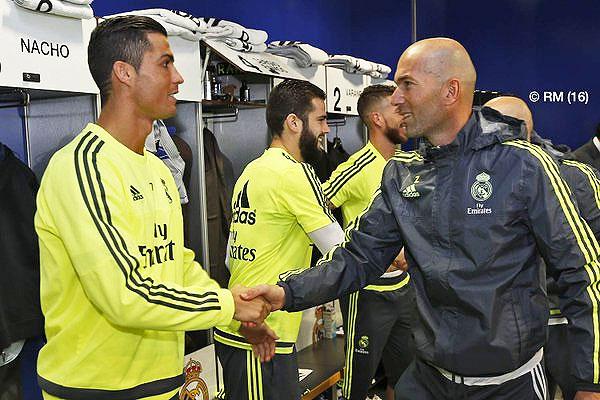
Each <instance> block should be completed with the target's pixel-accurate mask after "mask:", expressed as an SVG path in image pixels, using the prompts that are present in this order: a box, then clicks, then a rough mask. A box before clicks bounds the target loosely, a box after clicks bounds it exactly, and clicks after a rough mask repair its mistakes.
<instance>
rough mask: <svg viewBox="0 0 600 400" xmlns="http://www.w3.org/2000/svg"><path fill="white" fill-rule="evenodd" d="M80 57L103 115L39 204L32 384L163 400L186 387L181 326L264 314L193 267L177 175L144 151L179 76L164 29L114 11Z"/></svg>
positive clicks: (46, 184)
mask: <svg viewBox="0 0 600 400" xmlns="http://www.w3.org/2000/svg"><path fill="white" fill-rule="evenodd" d="M88 54H89V65H90V70H91V73H92V76H93V78H94V80H95V81H96V83H97V84H98V86H99V88H100V93H101V96H102V102H103V108H102V112H101V114H100V117H99V119H98V123H97V124H92V123H90V124H88V125H87V126H86V127H85V129H84V130H83V131H82V132H81V133H80V134H79V135H78V136H77V137H76V138H75V139H74V140H73V141H72V142H71V143H69V144H68V145H66V146H65V147H64V148H62V149H61V150H59V151H58V152H57V153H56V154H55V155H54V156H53V157H52V160H51V161H50V164H49V165H48V168H47V169H46V172H45V174H44V176H43V178H42V183H41V187H40V190H39V194H38V198H37V204H38V211H37V214H36V217H35V227H36V231H37V233H38V235H39V242H40V262H41V304H42V310H43V312H44V315H45V319H46V320H45V331H46V337H47V340H48V342H47V344H46V345H45V346H44V347H43V348H42V350H41V352H40V354H39V358H38V376H39V382H40V385H41V387H42V389H43V395H44V398H46V399H54V398H64V399H94V400H98V399H112V400H114V399H123V400H127V399H132V400H133V399H142V398H152V399H170V398H172V397H173V396H175V395H177V390H178V389H179V387H180V386H181V385H182V384H183V382H184V380H183V375H182V370H183V351H184V350H183V345H184V331H185V330H195V329H206V328H209V327H212V326H214V325H217V324H225V325H227V324H229V323H231V320H232V318H236V319H238V320H242V321H254V322H256V323H260V322H261V320H262V319H263V318H264V317H265V316H266V314H267V312H268V311H269V308H268V306H267V305H265V303H264V301H262V300H260V301H258V302H256V303H251V302H244V301H243V300H241V298H240V296H239V293H240V290H241V289H232V290H231V291H230V290H227V289H221V288H219V286H218V284H217V283H216V282H215V281H213V280H212V279H210V278H209V277H208V275H207V274H206V272H205V271H204V270H203V269H202V267H201V266H200V265H199V264H198V263H197V262H195V261H194V254H193V252H192V251H190V250H188V249H186V248H184V246H183V223H182V217H181V208H180V204H179V201H178V195H177V187H176V186H175V182H174V181H173V178H172V176H171V174H170V172H169V170H168V169H167V167H165V166H164V164H163V163H162V161H160V160H159V159H158V158H156V157H155V156H154V155H152V154H151V153H148V152H146V151H145V150H144V141H145V139H146V136H147V135H148V133H149V132H151V130H152V122H153V121H154V120H155V119H162V118H168V117H171V116H173V115H174V114H175V111H176V107H175V106H176V100H175V98H174V97H173V95H174V94H175V93H177V88H178V85H179V84H181V83H182V82H183V78H182V77H181V75H179V73H178V72H177V70H176V69H175V66H174V65H173V62H174V59H173V53H172V52H171V49H170V48H169V43H168V41H167V33H166V31H165V30H164V28H163V27H162V26H161V25H160V24H158V23H157V22H155V21H154V20H152V19H150V18H146V17H131V16H130V17H117V18H113V19H109V20H107V21H105V22H103V23H101V24H100V25H99V26H98V27H97V28H96V29H95V30H94V32H93V33H92V36H91V39H90V44H89V47H88Z"/></svg>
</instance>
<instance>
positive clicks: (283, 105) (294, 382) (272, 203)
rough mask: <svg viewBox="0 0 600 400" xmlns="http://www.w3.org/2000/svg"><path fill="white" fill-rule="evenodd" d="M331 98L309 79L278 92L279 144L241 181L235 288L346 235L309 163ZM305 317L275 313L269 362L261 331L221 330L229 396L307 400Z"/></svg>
mask: <svg viewBox="0 0 600 400" xmlns="http://www.w3.org/2000/svg"><path fill="white" fill-rule="evenodd" d="M324 99H325V93H323V91H322V90H321V89H319V88H318V87H316V86H315V85H313V84H311V83H309V82H302V81H292V80H287V81H284V82H282V83H280V84H279V85H277V86H276V87H275V88H274V89H273V91H272V92H271V94H270V96H269V101H268V103H267V112H266V118H267V125H268V126H269V129H270V131H271V133H272V136H273V140H272V143H271V145H270V147H269V148H268V149H267V150H265V152H264V153H263V154H262V155H261V156H260V157H259V158H257V159H256V160H254V161H252V162H251V163H250V164H248V166H247V167H246V168H245V169H244V171H243V173H242V175H241V176H240V177H239V179H238V181H237V183H236V185H235V188H234V194H233V199H232V203H233V204H232V208H233V213H232V215H233V218H232V223H231V232H230V238H229V249H228V265H229V269H230V271H231V279H230V282H229V286H230V287H231V286H234V285H236V284H242V285H244V286H254V285H257V284H260V283H271V284H273V283H276V282H277V281H279V280H280V279H283V277H285V276H288V275H289V274H292V273H293V271H290V270H289V269H290V267H291V268H293V269H297V270H303V269H305V268H307V267H308V266H309V263H310V258H311V254H312V250H311V243H314V244H315V245H316V246H317V247H318V248H319V250H321V252H322V253H325V252H327V251H328V250H329V249H330V248H332V247H333V246H334V245H335V244H337V243H340V242H341V241H342V240H343V232H342V229H341V228H340V226H339V225H338V223H337V222H336V221H335V219H334V217H333V216H332V214H331V211H330V210H329V208H328V207H327V204H326V200H325V196H324V195H323V192H322V190H321V186H320V184H319V180H318V178H317V177H316V175H315V173H314V171H313V169H312V167H311V166H310V165H309V164H307V163H306V161H311V160H312V159H314V158H315V157H318V156H319V151H320V150H319V140H320V139H321V138H322V137H323V136H324V135H325V134H326V133H327V132H329V127H328V126H327V114H326V112H325V102H324ZM301 319H302V315H301V313H287V312H276V313H272V314H270V315H269V317H267V319H266V322H267V324H268V325H269V326H270V327H271V328H272V329H273V330H274V331H275V332H276V334H277V335H278V336H279V340H277V343H276V348H275V356H274V357H273V358H272V359H271V360H270V361H269V362H265V363H262V364H261V363H260V360H259V359H258V358H257V357H255V356H253V354H252V349H251V345H252V344H253V343H256V342H255V339H256V338H258V339H259V340H260V339H262V338H261V335H260V334H258V335H255V333H253V332H248V329H247V328H244V327H242V328H241V329H240V327H239V324H233V325H232V326H229V327H227V328H222V329H221V328H219V329H216V330H215V340H216V342H217V343H216V350H217V355H218V356H219V360H220V361H221V364H222V365H223V375H224V381H225V382H224V383H225V393H226V396H227V398H228V399H231V400H233V399H235V400H244V399H256V400H269V399H270V400H281V399H294V400H295V399H300V393H299V386H298V366H297V360H296V350H295V346H294V343H295V342H296V338H297V336H298V330H299V328H300V320H301Z"/></svg>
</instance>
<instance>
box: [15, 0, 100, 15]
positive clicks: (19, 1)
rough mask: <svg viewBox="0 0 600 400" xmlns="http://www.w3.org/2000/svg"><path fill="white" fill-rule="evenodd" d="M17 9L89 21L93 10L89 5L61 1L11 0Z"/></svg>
mask: <svg viewBox="0 0 600 400" xmlns="http://www.w3.org/2000/svg"><path fill="white" fill-rule="evenodd" d="M13 1H14V2H15V4H16V5H18V6H19V7H23V8H26V9H28V10H32V11H37V12H41V13H46V14H54V15H61V16H63V17H70V18H77V19H90V18H94V10H92V7H90V6H89V5H81V4H73V3H69V2H65V1H61V0H13Z"/></svg>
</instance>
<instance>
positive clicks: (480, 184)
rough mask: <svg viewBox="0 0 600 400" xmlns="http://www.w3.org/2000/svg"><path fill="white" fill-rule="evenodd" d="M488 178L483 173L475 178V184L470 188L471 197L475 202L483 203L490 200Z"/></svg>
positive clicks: (491, 190)
mask: <svg viewBox="0 0 600 400" xmlns="http://www.w3.org/2000/svg"><path fill="white" fill-rule="evenodd" d="M490 178H491V177H490V176H489V175H488V174H486V173H485V172H482V173H480V174H479V175H477V176H476V177H475V182H474V183H473V185H472V186H471V196H473V198H474V199H475V201H478V202H483V201H486V200H487V199H489V198H490V196H491V195H492V192H493V188H492V184H491V183H490Z"/></svg>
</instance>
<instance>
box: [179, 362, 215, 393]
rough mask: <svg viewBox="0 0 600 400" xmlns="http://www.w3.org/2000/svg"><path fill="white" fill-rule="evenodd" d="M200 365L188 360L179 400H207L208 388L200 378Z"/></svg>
mask: <svg viewBox="0 0 600 400" xmlns="http://www.w3.org/2000/svg"><path fill="white" fill-rule="evenodd" d="M201 372H202V364H200V363H199V362H198V361H196V360H190V361H188V363H187V364H186V366H185V384H184V385H183V387H182V388H181V391H180V392H179V399H180V400H209V397H208V386H206V382H204V380H203V379H202V378H200V373H201Z"/></svg>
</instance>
